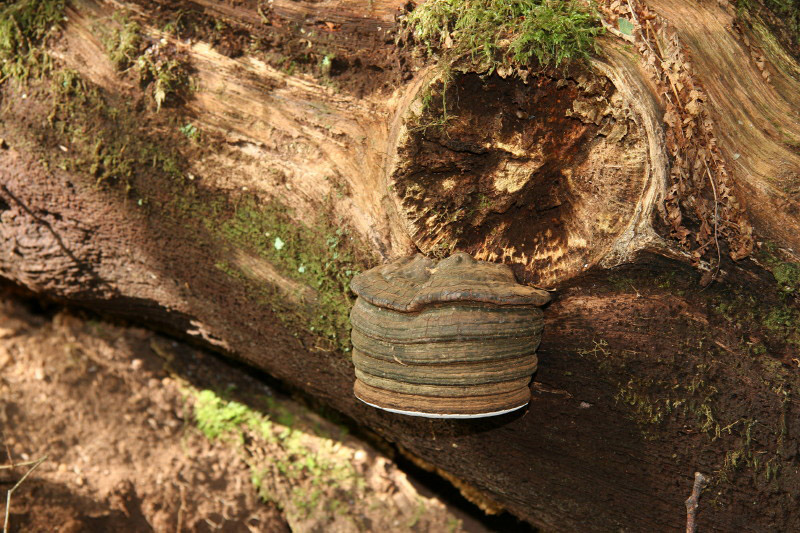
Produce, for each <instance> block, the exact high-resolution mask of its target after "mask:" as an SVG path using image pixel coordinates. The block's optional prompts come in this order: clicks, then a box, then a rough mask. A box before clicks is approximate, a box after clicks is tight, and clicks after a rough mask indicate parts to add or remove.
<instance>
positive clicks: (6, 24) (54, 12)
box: [0, 0, 64, 82]
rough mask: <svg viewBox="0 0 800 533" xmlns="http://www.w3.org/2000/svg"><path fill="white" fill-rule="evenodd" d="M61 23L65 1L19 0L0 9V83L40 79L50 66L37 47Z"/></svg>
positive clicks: (48, 60)
mask: <svg viewBox="0 0 800 533" xmlns="http://www.w3.org/2000/svg"><path fill="white" fill-rule="evenodd" d="M62 20H64V0H19V1H17V2H4V5H2V7H0V74H2V75H1V76H0V82H2V81H4V80H6V79H8V78H16V79H27V78H29V77H30V76H41V75H43V74H45V73H46V72H48V71H49V70H50V68H51V66H52V62H51V60H50V57H49V56H48V54H47V53H46V52H44V51H43V50H41V49H40V48H39V47H40V46H41V45H42V43H43V42H44V41H45V40H46V39H47V37H48V36H50V35H51V34H52V32H53V30H54V29H55V28H56V27H57V26H58V24H59V23H60V22H61V21H62Z"/></svg>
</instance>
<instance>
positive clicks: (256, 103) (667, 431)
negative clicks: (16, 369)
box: [0, 0, 800, 531]
mask: <svg viewBox="0 0 800 533" xmlns="http://www.w3.org/2000/svg"><path fill="white" fill-rule="evenodd" d="M371 5H373V6H374V10H371V9H372V8H368V7H367V6H366V5H364V3H359V2H344V1H333V0H328V1H325V2H292V1H288V0H287V1H278V0H276V1H275V2H270V3H267V2H255V1H249V2H238V1H230V2H227V1H219V2H216V1H212V0H205V1H195V2H188V1H187V2H158V1H155V0H139V1H135V2H120V1H114V2H100V1H95V0H76V1H74V2H71V3H70V7H69V10H68V12H67V15H68V22H66V23H65V26H64V28H63V31H62V33H61V35H60V37H59V39H58V40H56V41H53V42H52V43H51V50H50V53H51V55H52V56H53V57H54V59H55V62H56V68H57V71H56V72H54V73H53V78H54V79H55V80H57V81H58V82H59V83H55V84H54V83H51V80H44V81H42V82H36V81H30V82H28V83H27V84H20V83H17V82H15V81H13V80H9V81H8V82H6V83H4V84H3V85H2V86H0V98H1V99H2V100H1V101H0V106H2V115H0V138H2V139H3V142H0V147H1V148H0V185H2V188H0V276H2V277H4V278H7V279H10V280H12V281H14V282H16V283H18V284H20V285H23V286H25V287H28V288H29V289H32V290H34V291H36V292H37V293H40V294H43V295H47V296H50V297H55V298H59V299H63V300H67V301H70V302H73V303H77V304H79V305H83V306H87V307H90V308H93V309H96V310H99V311H101V312H107V313H113V314H116V315H118V316H123V317H128V318H131V319H136V320H139V321H144V322H147V323H149V324H152V325H154V326H157V327H160V328H163V329H166V330H169V331H171V332H174V333H176V334H181V335H188V336H194V337H196V338H198V339H200V340H201V341H202V342H203V343H205V344H207V345H209V346H213V347H215V348H216V349H218V350H220V351H223V352H224V353H227V354H230V355H232V356H235V357H238V358H241V359H243V360H245V361H248V362H249V363H251V364H253V365H255V366H257V367H259V368H261V369H263V370H265V371H267V372H269V373H270V374H272V375H274V376H275V377H277V378H279V379H281V380H283V381H285V382H286V383H287V384H289V385H291V386H292V387H296V388H297V389H299V390H303V391H305V392H306V393H307V394H308V395H310V396H313V397H316V398H319V399H320V400H322V401H323V402H325V403H327V404H328V405H330V406H332V407H333V408H335V409H337V410H339V411H341V412H343V413H346V414H347V415H348V416H350V417H352V418H353V419H354V420H357V421H358V423H360V424H363V425H365V426H367V427H369V428H372V429H374V430H375V431H377V432H378V433H380V434H381V435H383V436H384V437H385V438H387V439H388V440H390V441H392V442H395V443H397V444H398V446H400V447H402V448H403V449H405V450H407V451H408V452H409V453H410V454H412V455H413V456H415V457H418V458H420V460H421V461H424V463H425V464H427V465H429V466H430V468H434V469H437V471H438V472H440V473H441V474H442V475H444V476H446V477H448V479H452V480H453V481H454V483H456V484H457V485H458V486H460V487H461V488H462V490H463V491H464V492H465V493H466V494H469V495H471V497H473V498H475V499H476V500H478V501H481V502H483V504H484V505H486V506H487V508H494V509H497V508H504V509H507V510H508V511H509V512H511V513H514V514H515V515H517V516H519V517H521V518H522V519H524V520H527V521H530V522H531V523H533V524H536V525H538V526H540V527H542V528H544V529H545V530H554V531H575V530H581V531H591V530H596V531H608V530H619V529H625V530H630V531H652V530H657V531H661V530H665V529H672V530H679V529H682V528H683V527H685V508H684V499H685V497H686V494H685V490H686V487H687V486H689V484H690V483H691V481H692V475H693V473H694V472H695V471H702V472H707V473H709V476H710V478H711V481H710V484H709V487H708V488H707V489H706V492H705V493H704V496H703V506H702V507H701V508H700V509H699V511H698V513H697V516H696V520H697V524H698V528H699V529H701V530H704V531H705V530H712V531H713V530H719V531H764V530H784V531H789V530H797V529H800V516H798V514H797V513H796V512H795V505H794V502H795V501H796V498H797V495H798V493H800V473H798V470H797V467H796V462H797V460H798V439H797V435H796V431H797V430H796V428H795V427H794V424H793V423H792V421H793V420H795V419H796V418H797V415H798V407H797V406H796V403H795V402H794V400H793V394H794V391H796V390H797V386H798V385H800V384H799V383H797V381H798V373H797V367H798V365H800V360H798V357H797V343H798V342H800V334H798V323H799V321H800V318H798V317H800V311H798V309H797V304H796V301H795V298H796V295H797V291H798V288H797V287H796V286H795V285H792V284H793V283H794V284H796V283H797V280H796V279H795V280H794V281H792V279H793V278H792V276H791V275H790V274H791V273H792V272H796V271H795V270H793V269H797V265H796V263H792V262H791V261H796V260H797V256H796V250H799V249H800V231H798V230H800V220H798V217H800V209H798V194H800V187H798V183H800V177H799V175H800V153H798V151H797V149H796V146H797V144H796V141H797V140H798V139H800V122H798V114H797V113H798V106H797V94H798V91H797V88H798V86H800V77H799V76H798V72H800V67H798V66H797V63H796V61H795V59H794V58H793V57H792V56H791V55H790V54H787V53H785V52H782V48H781V46H780V44H779V43H778V42H777V41H775V40H774V39H770V38H769V37H770V34H769V32H766V31H765V30H764V28H763V25H762V26H759V22H758V21H757V20H755V19H753V20H751V21H750V22H748V23H745V22H746V21H745V22H742V21H741V20H737V19H735V18H734V14H735V13H734V12H733V11H732V8H730V6H729V5H728V3H727V2H724V1H719V2H702V3H685V2H678V1H677V0H649V1H648V2H641V1H634V0H631V1H626V2H619V1H608V2H602V3H601V11H602V13H603V15H604V17H606V23H607V24H609V25H612V26H614V25H616V24H618V19H619V18H626V19H628V20H630V21H631V23H632V24H633V25H634V32H633V35H632V36H630V37H631V40H632V43H630V42H629V41H628V40H623V39H619V38H617V37H614V36H606V37H604V38H602V39H601V40H600V41H599V44H600V48H601V50H600V53H599V54H598V56H597V58H595V59H594V60H593V61H592V63H591V65H589V66H585V67H578V66H576V67H573V69H572V70H570V71H568V72H560V73H556V72H550V73H544V74H542V73H539V74H535V73H527V83H523V82H521V81H519V80H518V79H517V78H514V77H511V76H509V77H506V78H503V77H501V76H499V75H498V74H494V75H492V76H487V77H480V76H478V75H476V74H475V73H470V72H460V71H456V72H455V74H454V79H453V80H452V82H451V83H450V85H449V86H448V87H449V89H448V90H447V91H448V92H446V93H445V96H446V98H447V101H450V102H452V103H453V105H454V107H453V110H454V111H455V113H454V114H455V115H456V117H455V118H454V119H452V120H451V121H449V122H447V123H445V125H444V126H443V128H439V129H437V128H433V127H429V128H425V127H424V126H425V125H426V124H425V119H426V117H427V118H429V119H433V118H435V117H434V115H433V113H434V112H435V111H436V105H438V104H436V102H441V101H442V100H441V96H442V94H441V92H442V90H443V85H442V83H441V75H440V74H439V73H438V71H437V69H436V68H435V66H432V65H430V64H424V63H422V62H421V61H416V60H414V58H413V54H412V53H411V52H410V51H409V49H408V48H402V47H400V48H398V47H395V45H394V44H393V42H394V33H393V32H394V31H395V30H396V25H395V15H396V14H398V13H400V12H401V11H402V9H403V8H404V3H403V2H399V1H379V0H376V1H375V2H374V3H372V4H371ZM269 6H272V8H271V10H269V9H268V7H269ZM123 8H125V9H127V10H129V11H128V16H129V17H132V18H133V19H135V20H137V21H138V22H139V23H140V24H141V31H142V33H143V34H144V41H145V45H146V46H148V47H154V49H158V50H159V51H158V53H164V54H166V53H168V54H172V56H171V57H180V58H184V59H185V61H186V63H187V65H188V66H189V67H190V68H189V72H190V75H191V79H192V86H193V87H194V90H193V91H192V92H191V93H190V94H186V95H184V96H183V97H172V99H171V100H168V101H167V102H166V104H165V106H164V108H162V109H161V111H160V112H156V109H155V105H154V103H153V101H152V98H151V95H152V87H142V86H141V85H140V81H139V79H138V77H137V76H136V72H135V69H130V70H128V71H125V72H117V71H116V70H115V68H114V64H113V63H112V62H111V61H110V59H109V58H108V54H107V49H106V44H105V43H106V42H107V40H108V36H109V33H108V30H109V28H112V27H115V26H117V27H119V26H120V25H121V24H123V23H124V22H121V21H120V20H122V19H120V18H119V17H118V18H117V19H114V18H112V14H113V13H114V11H115V10H120V9H123ZM178 15H180V20H176V17H178ZM217 21H219V22H220V23H219V24H218V23H217ZM170 22H173V23H174V24H173V27H178V28H179V29H178V30H176V32H174V33H171V32H167V31H165V30H164V28H165V26H167V25H168V24H169V23H170ZM329 23H330V24H329ZM384 24H385V26H384ZM709 28H710V29H709ZM762 30H764V31H762ZM142 51H143V50H140V52H142ZM326 58H327V59H326ZM65 68H66V69H71V71H69V72H72V73H76V74H77V75H78V76H79V77H80V80H82V81H76V78H75V77H74V76H73V75H72V74H70V75H69V76H66V77H65V76H64V72H65V71H64V70H63V69H65ZM59 73H61V75H62V77H58V75H59ZM450 91H453V92H452V95H453V97H452V98H451V93H450ZM429 93H430V94H432V95H433V96H434V98H432V99H431V102H434V103H433V105H432V106H431V107H429V108H425V107H424V106H423V105H422V101H423V100H425V98H424V96H425V95H426V94H429ZM456 95H457V98H455V96H456ZM420 119H421V121H420ZM189 126H191V127H189ZM321 218H322V219H325V220H323V222H324V223H326V224H327V226H324V227H325V229H324V231H325V232H329V234H328V233H326V235H328V240H327V241H326V240H325V239H324V238H323V240H322V245H321V246H322V248H324V249H325V250H327V252H325V253H326V254H328V255H325V256H324V257H322V258H321V259H319V258H318V259H319V261H317V262H314V261H315V259H314V258H313V257H311V256H310V255H309V254H310V252H309V251H308V250H311V249H313V248H314V246H316V245H315V244H314V243H316V242H317V241H315V240H314V239H315V238H316V237H314V235H317V234H319V233H320V232H321V231H322V230H320V229H319V228H320V226H319V225H320V224H322V223H323V222H320V219H321ZM335 230H338V231H335ZM287 235H292V236H293V238H294V237H296V238H297V239H298V241H299V242H301V244H302V246H303V248H304V250H301V251H298V252H296V255H297V257H299V258H300V259H298V260H297V261H296V262H291V261H288V260H287V259H286V257H285V255H288V251H289V250H290V249H291V247H292V246H293V243H292V242H287V241H288V237H287ZM303 239H305V240H303ZM759 241H769V242H770V243H771V244H769V246H767V245H765V246H764V247H762V249H761V250H759V249H758V247H757V244H756V243H757V242H759ZM347 247H349V248H348V249H352V250H354V252H353V254H354V255H355V256H358V257H360V259H358V258H357V260H356V259H354V260H353V261H352V262H353V264H356V265H357V266H358V268H363V267H364V266H367V265H370V264H374V263H376V262H382V261H385V260H388V259H391V258H396V257H400V256H403V255H408V254H409V253H410V252H413V251H415V250H417V249H422V250H424V251H427V252H431V253H432V254H440V253H446V252H447V251H449V250H451V249H455V250H465V251H469V252H471V253H473V254H474V255H476V256H478V257H482V258H487V259H491V260H494V261H503V262H506V263H507V264H509V265H510V266H511V267H512V268H513V269H514V271H515V273H516V274H517V277H518V278H519V280H520V281H524V282H528V283H537V284H540V285H544V286H549V287H555V288H557V292H556V295H557V296H556V298H555V301H554V302H553V303H552V304H550V306H549V307H548V308H547V309H546V310H545V330H544V335H543V339H542V345H541V347H540V349H539V352H538V356H539V369H538V371H537V374H536V376H535V379H534V383H533V384H532V386H531V394H532V396H531V404H530V406H529V408H527V409H526V410H524V412H522V413H518V414H517V415H507V416H504V417H500V418H498V419H494V420H474V421H433V422H432V421H420V420H415V419H411V418H408V417H403V416H399V415H394V414H391V413H385V412H381V411H377V410H374V409H372V408H370V407H368V406H365V405H364V404H362V403H360V402H358V401H357V400H356V399H355V398H353V396H352V392H351V391H352V385H353V381H354V369H353V365H352V362H351V360H350V357H349V356H348V354H347V353H346V352H343V351H341V350H346V349H347V346H346V345H344V344H342V338H343V337H342V335H340V334H339V333H341V332H339V331H338V330H337V328H338V329H341V324H338V323H336V322H335V320H334V319H335V318H336V316H339V315H341V308H342V307H346V305H345V304H346V302H347V300H346V297H345V296H342V288H341V285H339V286H337V285H336V283H339V282H340V281H341V279H340V277H336V273H331V272H330V271H328V270H325V269H326V268H327V267H326V265H331V264H333V265H339V263H337V261H340V260H341V259H340V258H338V259H337V258H336V257H338V255H337V256H336V257H334V253H336V254H340V253H343V250H344V249H345V248H347ZM306 248H307V249H308V250H306ZM301 252H302V253H301ZM356 252H359V253H360V255H359V253H356ZM281 254H284V255H281ZM731 259H734V260H737V261H738V262H732V260H731ZM720 260H721V264H717V262H718V261H720ZM314 265H317V266H318V267H319V272H315V276H317V277H314V278H310V276H309V278H304V277H303V274H305V273H308V274H311V273H312V266H314ZM766 267H769V268H772V269H778V268H780V269H783V270H781V272H782V274H781V276H780V279H779V280H777V281H776V279H775V278H774V277H773V276H772V275H771V274H770V273H769V271H768V270H767V269H766ZM315 268H316V267H315ZM343 268H345V267H343ZM348 268H349V267H348ZM354 268H355V267H354ZM698 268H699V270H698ZM702 271H705V272H706V274H705V275H703V274H701V273H700V272H702ZM776 272H777V270H776ZM332 276H333V278H332ZM712 278H716V279H717V282H716V283H714V284H711V285H710V286H708V287H707V288H706V289H700V286H699V282H700V281H701V280H702V281H703V283H704V284H706V285H707V284H708V282H709V281H711V279H712ZM308 279H311V281H308ZM331 279H334V282H331V281H330V280H331ZM331 284H332V285H331ZM331 286H333V287H334V289H331ZM336 287H338V289H336ZM337 298H339V300H337ZM342 298H345V299H344V300H341V299H342ZM342 301H343V302H345V304H343V303H342ZM331 302H333V303H331ZM336 302H339V304H338V307H337V304H336ZM346 311H347V309H345V314H346ZM319 323H321V324H322V325H323V326H325V327H328V329H327V330H326V333H325V334H321V333H320V331H319V330H318V329H316V328H318V324H319ZM337 343H338V344H337ZM337 347H338V349H337ZM754 501H757V502H759V504H758V505H753V502H754Z"/></svg>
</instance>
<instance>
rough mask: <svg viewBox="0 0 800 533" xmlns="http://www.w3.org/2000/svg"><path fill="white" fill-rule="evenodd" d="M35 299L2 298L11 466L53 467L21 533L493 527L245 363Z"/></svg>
mask: <svg viewBox="0 0 800 533" xmlns="http://www.w3.org/2000/svg"><path fill="white" fill-rule="evenodd" d="M36 305H37V304H31V303H30V302H25V301H22V300H19V299H14V298H12V297H10V296H9V295H8V294H7V292H3V291H2V290H0V440H1V441H2V447H1V448H0V450H2V460H0V464H3V465H13V464H20V463H29V462H33V461H37V460H39V459H41V458H44V460H43V461H42V463H41V464H40V465H39V466H38V468H36V469H35V470H34V471H33V472H32V473H31V474H30V476H29V477H28V478H27V479H25V480H24V481H23V482H22V484H21V485H19V488H17V489H16V491H15V492H13V494H12V498H11V510H10V513H9V526H10V531H26V532H34V531H60V532H78V531H170V532H172V531H230V532H234V531H242V532H255V531H268V532H282V531H325V532H330V531H334V532H335V531H387V532H388V531H435V532H446V531H484V530H485V528H484V527H483V526H482V525H481V524H479V523H477V522H475V521H474V520H472V519H471V518H470V517H469V516H467V515H464V514H463V513H461V512H460V511H459V510H457V509H455V508H452V507H448V505H446V504H445V503H443V502H442V501H441V500H439V499H437V498H436V497H435V496H433V495H431V494H430V493H428V494H423V492H426V491H425V489H421V488H420V487H419V486H418V485H415V484H414V483H412V482H411V481H410V480H409V479H408V477H407V476H406V474H405V473H404V472H403V471H401V470H400V469H399V468H398V467H397V465H396V464H395V463H394V462H393V461H392V460H391V459H389V458H388V457H387V456H385V455H384V454H382V453H380V452H378V451H376V450H375V449H374V448H372V447H371V446H369V445H367V444H365V443H364V442H362V441H360V440H358V439H356V438H354V437H353V436H351V435H348V433H347V429H346V428H345V427H344V426H343V425H341V424H337V423H334V422H332V421H331V420H329V419H327V418H323V417H321V416H319V415H317V414H315V413H314V412H312V411H310V410H309V409H307V408H306V407H304V406H302V405H300V404H299V403H297V402H295V401H293V400H291V399H289V398H288V397H286V396H285V395H282V394H280V393H279V392H277V391H276V390H274V388H273V387H270V386H269V385H266V384H265V383H264V382H263V380H260V379H255V378H253V377H251V376H250V375H248V374H247V372H246V370H244V369H240V368H238V367H235V366H231V365H228V364H227V363H224V362H222V361H221V360H219V359H217V358H216V357H214V356H213V355H211V354H208V353H205V352H203V351H201V350H197V349H194V348H192V347H189V346H187V345H184V344H181V343H178V342H176V341H174V340H171V339H168V338H166V337H162V336H159V335H157V334H155V333H153V332H151V331H148V330H145V329H141V328H138V327H129V326H125V325H118V324H110V323H106V322H102V321H98V320H96V319H92V318H87V317H85V316H82V315H81V314H80V313H74V312H70V311H65V310H58V309H57V310H46V311H44V312H43V311H42V309H36V308H35V307H36ZM29 468H30V465H28V466H18V467H16V468H8V467H7V466H6V467H3V468H2V469H0V496H2V503H0V515H3V514H5V494H6V491H8V490H9V489H11V488H12V487H13V486H14V484H15V483H17V482H18V481H19V480H20V479H21V477H22V476H23V475H24V474H25V472H26V471H27V470H28V469H29Z"/></svg>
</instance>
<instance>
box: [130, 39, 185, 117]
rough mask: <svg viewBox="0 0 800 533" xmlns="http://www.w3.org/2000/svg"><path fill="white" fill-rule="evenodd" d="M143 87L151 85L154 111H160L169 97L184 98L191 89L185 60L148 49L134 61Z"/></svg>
mask: <svg viewBox="0 0 800 533" xmlns="http://www.w3.org/2000/svg"><path fill="white" fill-rule="evenodd" d="M136 67H137V69H138V70H139V75H140V80H141V83H142V84H143V85H148V84H151V83H152V84H153V89H152V94H153V99H154V100H155V102H156V109H157V110H160V109H161V106H162V105H163V104H164V102H166V101H167V99H168V98H170V97H178V98H182V97H184V96H185V95H186V94H187V93H188V92H189V91H190V89H191V83H190V78H189V69H188V65H187V63H186V61H185V60H183V59H182V58H180V57H178V56H170V55H169V54H166V53H159V51H158V50H157V49H152V48H151V49H148V51H147V52H145V53H144V54H142V55H141V56H139V58H138V59H137V60H136Z"/></svg>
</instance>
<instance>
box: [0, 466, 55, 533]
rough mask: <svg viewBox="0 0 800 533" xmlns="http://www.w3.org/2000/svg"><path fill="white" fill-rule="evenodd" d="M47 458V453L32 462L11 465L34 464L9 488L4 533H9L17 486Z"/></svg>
mask: <svg viewBox="0 0 800 533" xmlns="http://www.w3.org/2000/svg"><path fill="white" fill-rule="evenodd" d="M46 459H47V455H45V456H43V457H42V458H40V459H39V460H37V461H31V462H27V463H20V464H17V465H10V466H11V467H15V466H27V465H33V466H31V467H30V468H29V469H28V471H27V472H25V475H24V476H22V477H21V478H20V480H19V481H17V483H16V484H15V485H14V486H13V487H11V488H10V489H9V490H8V493H7V494H6V517H5V520H3V533H8V517H9V515H10V514H11V495H12V494H13V493H14V491H15V490H17V488H19V486H20V485H22V483H23V482H24V481H25V479H27V477H28V476H29V475H31V472H33V471H34V470H36V468H38V466H39V465H40V464H42V463H43V462H44V461H45V460H46Z"/></svg>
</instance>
